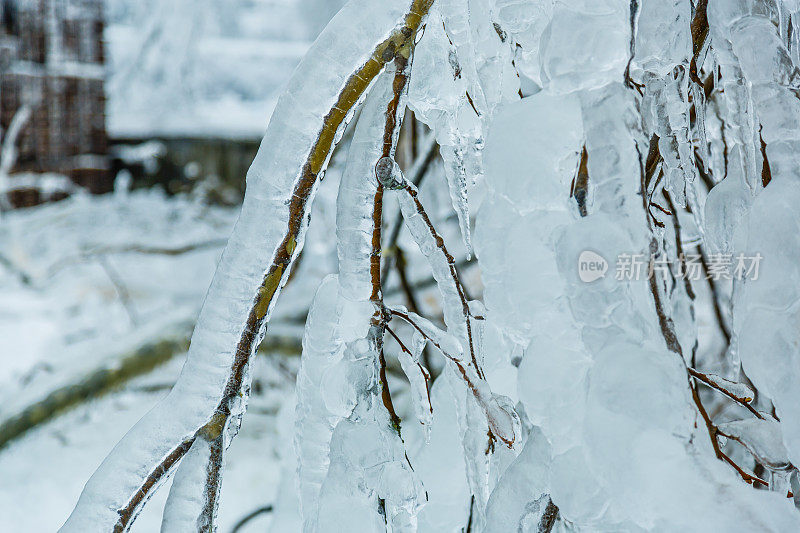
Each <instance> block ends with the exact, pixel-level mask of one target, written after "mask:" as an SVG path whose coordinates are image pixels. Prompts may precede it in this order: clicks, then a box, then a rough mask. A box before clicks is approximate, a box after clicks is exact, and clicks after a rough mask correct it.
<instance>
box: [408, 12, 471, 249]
mask: <svg viewBox="0 0 800 533" xmlns="http://www.w3.org/2000/svg"><path fill="white" fill-rule="evenodd" d="M465 67H466V68H470V65H469V64H467V65H465ZM465 67H462V65H461V63H460V58H459V56H458V53H457V51H456V47H455V46H454V45H453V44H452V43H451V42H450V40H449V38H448V36H447V34H446V33H445V30H444V22H443V20H442V17H441V15H440V14H439V12H438V11H436V10H435V9H434V10H432V11H431V15H430V17H429V18H428V23H427V25H426V27H425V34H424V36H423V38H422V39H421V40H420V42H419V44H418V45H417V48H416V50H415V52H414V63H413V66H412V72H411V82H410V86H409V107H411V108H412V109H413V110H414V112H415V115H416V117H417V118H419V119H420V120H421V121H423V122H424V123H426V124H427V125H428V126H430V127H431V129H432V130H433V132H434V135H435V136H436V141H437V142H438V143H439V147H440V148H439V153H440V154H441V156H442V159H443V160H444V170H445V176H446V177H447V183H448V186H449V188H450V198H451V200H452V202H453V209H454V210H455V211H456V214H457V215H458V220H459V227H460V228H461V235H462V238H463V239H464V244H465V246H466V249H467V255H471V254H472V238H471V236H470V229H469V216H470V215H469V203H468V199H467V186H468V184H469V182H474V181H475V180H477V179H478V177H479V176H481V175H482V173H483V170H482V166H483V165H482V162H481V157H482V156H481V152H482V150H483V142H484V141H483V134H482V122H481V116H480V111H479V110H478V108H477V107H475V100H474V99H472V96H471V95H469V94H468V93H469V84H468V83H467V80H466V78H465V75H464V73H463V69H464V68H465ZM443 72H449V73H451V74H452V75H445V76H443V75H442V73H443Z"/></svg>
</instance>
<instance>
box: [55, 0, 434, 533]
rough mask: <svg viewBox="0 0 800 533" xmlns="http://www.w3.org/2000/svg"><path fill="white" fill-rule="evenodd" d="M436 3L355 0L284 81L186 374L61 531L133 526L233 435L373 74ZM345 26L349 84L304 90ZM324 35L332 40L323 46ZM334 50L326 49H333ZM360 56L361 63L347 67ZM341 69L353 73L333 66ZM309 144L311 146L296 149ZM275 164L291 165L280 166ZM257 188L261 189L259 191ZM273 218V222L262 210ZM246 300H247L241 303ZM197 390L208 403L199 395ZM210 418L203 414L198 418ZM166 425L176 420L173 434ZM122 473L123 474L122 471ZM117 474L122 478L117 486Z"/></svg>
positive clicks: (342, 60)
mask: <svg viewBox="0 0 800 533" xmlns="http://www.w3.org/2000/svg"><path fill="white" fill-rule="evenodd" d="M432 2H433V0H413V1H412V2H410V5H409V4H406V6H407V7H404V6H396V5H395V6H388V5H387V6H384V5H383V4H382V5H379V6H378V5H372V4H371V3H369V2H364V1H358V0H357V1H354V2H351V3H350V4H349V5H348V6H347V7H345V9H344V10H343V12H342V13H341V14H340V15H339V16H337V17H336V18H335V19H334V21H333V22H332V23H331V24H330V25H329V27H328V28H327V29H326V31H325V32H323V37H321V38H320V40H318V46H317V45H315V47H312V49H311V51H310V53H309V56H308V57H307V59H306V60H304V62H303V63H302V64H301V66H300V67H299V68H298V70H297V71H296V72H295V74H294V76H293V80H292V81H290V83H289V87H288V89H287V91H289V92H293V91H296V92H295V94H293V95H292V97H291V98H289V99H281V100H280V101H279V103H278V106H277V107H276V110H275V113H274V114H273V118H272V120H271V124H270V128H268V131H267V134H266V136H265V141H264V143H262V148H261V151H260V153H259V155H258V156H257V157H256V161H255V162H254V164H253V167H252V168H251V170H250V172H249V178H248V181H250V183H249V185H250V187H248V189H251V190H249V191H248V193H249V194H248V195H247V196H246V198H245V203H244V205H243V208H242V209H243V212H242V215H241V217H240V219H239V221H238V222H237V225H236V228H235V230H234V234H233V235H232V237H231V240H230V241H229V244H228V247H227V249H226V252H225V253H224V254H223V258H222V260H221V261H220V266H219V267H218V270H217V274H216V275H215V280H214V282H213V283H212V287H211V289H210V292H209V295H208V297H207V298H206V303H205V305H204V309H203V311H202V312H201V316H200V319H199V323H198V327H197V329H196V330H195V334H194V336H193V340H192V347H191V348H190V356H189V360H188V362H187V367H186V368H185V369H184V372H183V373H182V376H181V380H179V382H178V383H177V384H176V386H175V388H174V389H173V391H172V393H171V394H170V396H169V397H167V398H166V399H165V400H164V401H162V403H161V404H160V405H159V406H157V407H156V408H155V409H154V410H153V411H151V412H150V413H149V414H148V415H147V416H145V418H143V419H142V421H140V422H139V424H137V426H136V427H135V428H134V429H133V430H131V431H130V432H129V433H128V434H127V435H126V437H125V439H124V440H123V441H122V442H121V443H120V444H119V445H118V446H117V448H116V449H115V451H114V452H112V454H111V455H110V456H109V457H108V458H107V460H106V461H105V462H104V463H103V465H101V467H100V468H99V469H98V470H97V472H96V473H95V474H94V475H93V477H92V479H91V480H90V481H89V483H87V486H86V488H85V489H84V492H83V494H82V496H81V499H80V501H79V502H78V505H77V506H76V508H75V510H74V511H73V513H72V515H71V516H70V518H69V519H68V521H67V523H66V524H65V525H64V527H63V530H64V531H86V530H92V529H97V527H105V526H98V524H106V525H110V524H113V527H115V528H116V529H118V530H120V531H125V530H127V529H128V528H129V527H130V524H131V523H132V521H133V519H134V518H135V516H136V514H137V513H138V511H139V509H140V508H141V505H142V504H143V503H144V502H145V501H146V499H147V497H149V495H150V492H151V491H152V489H153V488H154V487H155V486H157V485H158V484H159V483H160V482H161V481H162V480H163V478H164V477H165V476H166V475H167V474H168V473H169V471H170V470H171V468H172V467H173V466H174V465H175V463H176V462H177V460H178V459H180V458H181V457H182V456H183V455H184V454H185V453H187V452H188V449H189V447H190V446H192V444H191V443H192V442H193V440H194V439H196V438H202V437H203V435H207V434H210V433H213V432H214V431H212V430H216V428H217V427H221V428H223V430H226V432H228V433H229V435H228V437H229V438H233V436H235V434H236V431H237V430H238V424H239V421H240V419H241V416H242V415H243V413H244V407H245V404H246V398H247V395H248V388H249V386H248V373H249V372H248V370H249V365H250V360H251V357H252V354H253V353H254V352H255V349H256V347H257V345H258V343H259V342H260V341H261V339H262V338H263V336H264V334H265V326H266V323H267V321H268V320H269V316H270V314H271V311H272V309H273V308H274V305H275V301H276V298H277V296H278V294H279V292H280V289H281V287H282V286H283V284H284V283H285V282H286V279H287V278H288V274H289V271H290V270H291V266H292V264H293V263H294V261H295V260H296V258H297V256H298V254H299V253H300V251H301V249H302V246H303V241H304V237H305V230H306V227H307V225H308V217H309V213H310V207H311V202H312V200H313V197H314V193H315V191H316V187H317V185H318V183H319V179H320V178H321V176H322V173H323V172H324V170H325V167H326V165H327V163H328V160H329V158H330V155H331V152H332V150H333V147H334V144H335V142H336V140H337V139H338V135H339V132H340V131H341V129H342V127H343V126H344V124H345V122H346V120H347V118H348V117H349V116H351V115H352V112H353V110H354V108H355V107H356V105H357V104H358V103H359V101H360V100H361V98H362V96H363V95H364V93H365V91H366V90H367V88H368V87H369V86H370V83H371V82H372V80H373V79H374V78H375V77H376V76H377V75H378V74H379V73H380V72H381V71H382V70H383V68H384V66H385V65H386V64H387V63H388V62H390V61H393V60H394V58H395V55H396V53H397V52H398V51H399V50H402V49H404V48H405V47H407V46H408V45H409V43H413V42H414V37H415V34H416V31H417V29H418V28H419V27H420V24H421V23H422V20H423V18H424V17H425V15H426V14H427V12H428V10H429V8H430V6H431V4H432ZM362 4H363V5H362ZM398 15H399V16H398ZM351 17H352V19H351ZM398 19H399V20H398ZM352 24H356V25H368V26H369V29H368V31H360V32H359V33H358V37H359V39H357V40H355V41H354V40H353V32H352V31H350V25H352ZM387 26H388V28H387ZM362 29H363V28H362ZM339 34H341V35H347V36H348V37H347V39H346V41H347V46H348V53H347V54H344V55H343V56H340V57H339V58H338V61H339V62H338V63H336V64H333V65H330V66H329V67H328V68H329V69H333V70H334V72H335V73H336V76H333V77H332V78H331V79H337V76H338V79H341V80H342V83H341V85H339V84H338V82H336V83H333V84H328V85H327V86H324V87H317V88H316V89H317V90H316V93H311V92H309V90H307V89H303V90H301V88H302V87H311V86H313V85H314V84H313V83H312V82H311V81H310V80H308V79H305V78H306V77H308V76H316V75H317V72H316V69H317V68H318V66H321V65H322V64H321V63H319V57H321V56H319V55H317V56H315V53H316V54H319V53H320V50H319V49H318V47H323V46H324V47H329V46H330V43H331V42H336V37H335V36H337V35H339ZM376 36H381V37H380V38H379V39H377V40H378V41H379V42H378V44H377V45H375V44H374V43H375V41H374V40H373V39H374V38H375V37H376ZM331 37H333V41H331ZM325 39H327V40H325ZM323 41H325V44H319V43H322V42H323ZM325 52H326V57H329V56H328V53H329V52H330V50H325ZM353 64H356V65H357V67H356V68H355V70H352V71H349V69H350V68H351V65H353ZM344 68H347V69H348V71H347V72H336V71H337V69H340V70H341V69H344ZM314 79H316V78H314ZM300 93H302V94H303V95H304V97H305V101H303V102H301V103H300V104H298V103H297V102H298V100H297V94H300ZM298 105H301V106H305V105H307V106H308V108H306V109H302V108H299V107H298ZM309 112H310V113H311V114H312V115H313V116H316V117H318V119H319V122H317V123H314V122H313V121H312V122H306V123H304V125H303V127H302V129H301V130H295V129H288V130H287V129H286V127H285V126H286V124H287V121H292V120H300V119H299V116H300V115H298V114H299V113H302V116H306V115H307V113H309ZM317 113H319V114H318V115H317ZM293 115H294V118H293ZM312 124H313V127H314V128H315V129H316V135H314V136H313V137H312V138H313V139H314V140H313V142H312V143H311V146H310V147H309V146H308V145H307V144H306V143H307V140H306V139H307V137H306V133H305V129H306V128H308V127H309V126H311V125H312ZM273 143H274V144H273ZM301 153H305V154H306V155H305V156H302V159H296V157H297V155H299V154H301ZM275 155H277V159H276V163H274V164H273V163H270V165H269V166H265V159H267V160H269V159H271V158H272V157H273V156H275ZM297 163H300V164H299V165H297ZM276 169H277V171H278V172H287V173H289V175H275V174H274V172H275V171H276ZM292 174H294V177H291V175H292ZM254 186H255V187H261V188H263V189H262V190H258V191H255V190H252V187H254ZM265 209H268V211H266V212H265V211H264V210H265ZM265 217H266V218H267V220H263V218H265ZM273 217H274V218H273ZM281 226H283V227H282V229H281ZM264 228H266V229H267V231H266V233H265V234H264V236H263V237H259V238H257V239H256V240H255V242H256V243H258V244H255V243H254V242H253V237H254V236H255V235H258V234H259V233H258V232H264ZM245 243H247V244H245ZM262 250H264V251H267V250H269V254H270V258H269V259H268V260H267V261H265V260H264V259H265V258H264V257H263V255H262V254H261V253H260V252H261V251H262ZM265 262H266V264H268V265H269V266H268V267H267V268H266V269H264V268H263V266H261V265H264V263H265ZM259 270H260V271H261V272H262V273H263V272H265V274H263V275H262V276H261V281H260V283H257V284H256V286H255V291H254V293H250V294H249V296H248V295H247V293H249V292H250V290H252V289H251V287H252V286H251V285H250V283H249V282H243V281H242V280H243V279H247V280H250V279H252V278H253V277H254V275H256V273H257V272H258V271H259ZM247 300H249V304H246V305H244V304H245V302H246V301H247ZM232 309H235V310H237V314H238V313H241V311H245V313H244V317H243V318H244V320H243V322H242V323H241V324H236V321H238V320H239V317H238V316H226V315H228V311H229V310H232ZM233 335H236V336H238V342H237V343H236V349H235V351H234V352H233V353H232V354H231V355H232V363H231V365H230V367H229V368H228V370H227V371H226V372H225V374H226V375H227V377H225V378H224V379H223V382H222V383H220V377H221V376H220V374H219V372H220V371H221V370H222V367H221V366H220V365H219V362H216V363H211V361H213V360H214V359H217V358H218V357H219V356H218V355H217V354H218V353H219V352H218V350H220V351H222V353H226V354H227V353H231V352H230V347H228V346H225V344H227V342H228V340H229V339H232V338H233ZM204 361H205V362H204ZM209 363H210V364H209ZM206 372H211V374H209V375H208V376H207V377H206V379H205V380H200V381H198V377H199V376H198V373H199V374H200V375H202V374H203V373H206ZM200 382H204V383H206V385H205V386H206V387H213V388H216V387H217V386H218V385H220V384H221V385H222V386H221V398H220V399H219V400H218V402H217V404H216V407H215V408H213V409H211V411H210V412H209V411H206V407H205V406H206V405H207V404H208V401H209V399H211V398H213V393H210V391H200V390H196V389H195V387H196V386H197V385H199V384H200ZM197 399H201V401H200V402H197V401H195V400H197ZM203 419H205V422H201V420H203ZM166 420H170V422H167V421H166ZM198 422H200V423H199V424H198ZM161 428H168V429H167V431H166V433H164V432H163V430H162V429H161ZM198 428H199V429H198ZM187 443H189V445H187ZM129 450H136V453H135V454H131V455H129V453H130V452H129ZM157 457H162V458H174V460H171V461H168V462H165V460H164V459H161V460H158V461H157V462H156V466H150V465H153V461H154V459H155V458H157ZM120 472H124V473H125V475H123V476H120ZM109 484H111V485H115V487H114V488H111V487H110V486H109ZM125 494H129V495H130V496H128V497H126V496H125ZM115 509H116V510H117V511H115Z"/></svg>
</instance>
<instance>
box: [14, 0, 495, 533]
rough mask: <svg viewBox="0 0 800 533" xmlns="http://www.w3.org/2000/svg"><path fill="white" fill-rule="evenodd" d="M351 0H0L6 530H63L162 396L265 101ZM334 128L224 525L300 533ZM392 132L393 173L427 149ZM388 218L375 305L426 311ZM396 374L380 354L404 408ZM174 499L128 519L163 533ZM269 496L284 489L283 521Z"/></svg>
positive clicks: (337, 167)
mask: <svg viewBox="0 0 800 533" xmlns="http://www.w3.org/2000/svg"><path fill="white" fill-rule="evenodd" d="M343 3H344V1H343V0H228V1H226V2H219V1H212V0H191V1H189V0H0V8H1V9H2V17H1V18H0V477H2V479H3V483H0V531H26V532H39V531H42V532H46V531H54V530H56V529H57V528H58V527H59V526H60V525H61V524H62V523H63V521H64V520H65V519H66V517H67V516H68V514H69V512H70V511H71V509H72V507H73V506H74V504H75V502H76V501H77V498H78V496H79V494H80V491H81V489H82V488H83V485H84V483H85V482H86V480H87V479H88V478H89V476H90V475H91V473H92V472H93V471H94V470H95V468H96V467H97V466H98V465H99V464H100V462H101V461H102V459H103V458H104V457H105V455H106V454H107V453H108V452H109V451H110V450H111V448H112V447H113V446H114V444H115V443H116V442H117V441H118V440H119V438H121V437H122V435H123V434H124V433H125V432H126V431H127V430H128V429H129V428H130V427H131V426H132V425H133V424H134V423H135V421H136V420H138V418H139V417H141V416H142V415H143V414H144V413H145V412H146V411H147V410H148V409H149V408H150V407H151V406H152V405H153V404H154V403H155V402H156V401H158V399H160V398H162V397H163V396H164V395H165V394H166V393H167V392H168V391H169V389H170V388H171V386H172V384H173V383H174V381H175V379H176V377H177V375H178V373H179V372H180V369H181V366H182V364H183V362H184V359H185V355H186V350H187V348H188V343H189V338H190V335H191V331H192V328H193V325H194V320H195V318H196V316H197V313H198V311H199V309H200V305H201V304H202V300H203V296H204V294H205V291H206V288H207V287H208V284H209V283H210V281H211V277H212V276H213V273H214V269H215V267H216V262H217V260H218V258H219V255H220V253H221V251H222V249H223V247H224V246H225V243H226V241H227V237H228V235H229V233H230V230H231V228H232V225H233V223H234V222H235V219H236V216H237V215H238V204H239V203H240V202H241V199H242V195H243V193H244V183H245V174H246V171H247V168H248V167H249V165H250V163H251V162H252V159H253V157H254V155H255V152H256V150H257V149H258V145H259V142H260V139H261V136H262V134H263V132H264V131H265V129H266V126H267V123H268V121H269V116H270V114H271V112H272V109H273V107H274V105H275V102H276V99H277V97H278V95H279V94H280V91H281V88H282V87H283V86H284V84H285V83H286V81H287V80H288V79H289V77H290V76H291V74H292V71H293V69H294V68H295V66H296V65H297V64H298V62H299V61H300V60H301V58H302V57H303V55H304V54H305V52H306V50H307V49H308V47H309V46H310V44H311V43H312V42H313V40H314V39H315V37H316V36H317V35H318V34H319V32H320V31H321V30H322V29H323V28H324V26H325V25H326V23H327V22H328V20H329V19H330V18H331V17H332V16H333V15H334V14H335V13H336V11H337V10H338V9H339V8H340V7H341V5H342V4H343ZM354 122H355V121H354ZM347 142H348V135H345V137H344V140H343V142H342V143H341V146H340V147H339V149H338V150H337V152H336V153H335V154H334V157H333V159H332V163H331V168H330V170H329V171H328V172H327V173H326V177H325V181H324V182H323V184H322V186H321V187H320V191H319V195H318V199H317V202H316V204H315V207H314V214H313V216H312V224H311V228H310V230H309V234H308V240H307V244H306V247H305V249H304V251H303V254H302V256H301V258H300V261H299V264H298V266H297V267H296V269H295V271H294V273H293V276H292V278H291V280H290V282H289V284H288V285H287V287H286V289H285V291H284V293H283V296H282V298H281V299H280V301H279V305H278V307H277V309H276V311H275V315H274V318H273V321H272V322H271V325H270V334H269V336H268V338H267V340H266V341H265V343H264V344H263V345H262V347H261V350H260V352H259V354H260V355H259V357H258V359H257V360H256V362H255V367H254V369H253V395H252V397H251V401H250V407H249V410H248V414H247V417H246V418H245V422H244V426H243V428H242V432H241V434H240V436H239V438H237V439H236V440H235V441H234V445H233V446H232V448H231V454H230V459H229V463H228V467H227V470H226V473H225V477H224V485H223V496H222V501H221V507H220V525H221V529H220V531H222V532H229V531H238V532H246V531H269V530H271V531H296V522H294V520H296V516H294V515H293V514H292V511H291V510H292V509H293V505H294V504H293V502H292V501H291V500H292V498H294V495H293V490H294V480H293V474H294V466H293V462H292V461H293V459H292V458H293V449H292V437H293V421H292V420H293V419H292V417H293V412H294V400H293V394H294V377H295V373H296V369H297V364H298V361H299V355H300V351H301V348H300V340H301V337H302V330H303V324H304V320H305V316H306V313H307V309H308V306H309V304H310V301H311V298H312V296H313V294H314V291H315V290H316V287H317V285H318V283H319V281H320V280H321V279H322V278H323V277H324V276H325V275H326V274H328V273H331V272H335V271H336V250H335V242H334V240H335V239H332V238H331V235H332V232H333V230H334V222H335V200H336V187H337V184H338V176H339V173H340V171H341V166H342V164H343V161H344V158H345V157H346V147H347ZM400 145H401V146H400V151H399V155H398V161H399V162H400V163H401V165H402V166H403V167H406V168H407V167H409V166H410V165H411V164H412V163H413V162H414V161H415V160H418V159H419V158H420V157H425V154H427V153H433V152H432V151H431V150H432V148H431V147H433V146H434V145H432V144H431V141H429V140H426V139H425V132H424V128H423V127H422V126H421V125H419V124H418V123H417V122H416V121H415V120H414V119H413V117H411V116H410V113H409V117H408V118H407V120H406V124H405V126H404V130H403V133H402V134H401V143H400ZM428 175H435V176H437V179H436V180H434V179H428V180H426V181H425V182H424V183H422V185H421V195H422V197H423V200H424V202H425V203H426V205H427V206H428V211H429V213H430V214H431V216H432V217H433V218H434V221H435V222H436V223H437V224H438V227H439V228H440V231H441V232H442V233H444V235H445V236H446V237H447V240H448V242H449V243H451V244H449V245H450V247H451V250H452V251H453V252H454V255H456V256H457V257H462V258H463V257H464V253H463V247H461V246H460V243H461V239H460V237H459V234H458V223H457V221H456V219H455V214H454V212H453V211H452V209H451V207H450V200H449V195H448V192H447V186H446V184H444V178H443V177H442V168H441V162H440V161H439V160H438V158H436V159H435V160H433V163H432V164H431V165H430V170H429V172H428ZM439 178H440V179H439ZM397 213H398V209H397V206H396V204H394V203H392V201H391V200H387V202H386V205H385V220H386V224H387V228H389V229H391V231H388V230H387V236H388V235H391V234H392V233H394V234H395V239H393V240H391V242H388V243H385V244H386V246H387V247H386V248H385V250H384V254H385V256H386V257H387V258H388V264H390V265H393V266H396V267H397V269H396V270H397V272H398V273H399V274H392V273H391V272H392V271H389V272H388V279H387V285H386V289H385V290H386V294H387V298H393V301H394V303H404V304H406V305H408V306H409V307H410V308H412V309H417V310H419V311H421V312H425V313H426V314H428V315H429V316H431V317H434V318H435V317H437V316H439V315H440V309H439V308H438V304H437V301H436V293H435V291H432V290H431V288H432V286H433V283H432V280H431V278H430V274H429V272H428V270H427V266H426V265H425V262H424V260H422V259H421V256H419V254H418V252H416V251H415V245H414V244H413V241H412V240H411V239H410V237H408V236H407V235H405V234H404V233H403V232H400V231H399V229H400V227H399V219H398V215H397ZM463 266H464V268H465V269H466V271H465V273H464V276H465V277H466V282H467V283H466V285H467V286H468V287H471V288H472V289H473V290H475V291H479V290H480V282H479V278H478V276H477V274H473V273H472V272H471V269H470V268H469V263H468V262H464V264H463ZM298 280H299V281H298ZM473 296H474V295H473ZM429 363H430V365H431V367H432V368H433V369H434V370H435V368H436V367H437V365H438V364H441V362H436V361H434V362H429ZM398 366H399V365H398V364H397V362H396V360H390V361H389V371H390V383H391V384H392V388H393V394H395V405H396V408H397V410H398V414H400V415H401V416H405V415H404V413H410V412H411V407H410V405H409V403H408V402H407V401H406V400H407V386H406V384H405V382H404V381H403V378H401V377H400V376H401V375H402V373H401V372H399V371H396V370H397V368H398ZM409 416H411V415H410V414H409ZM414 431H416V430H415V429H410V430H409V431H408V432H407V433H406V432H404V437H406V438H407V439H415V438H418V437H417V436H415V434H414ZM166 495H167V490H165V489H162V490H160V491H159V492H158V493H157V495H156V496H155V497H154V498H153V501H152V502H151V503H150V504H149V505H148V506H147V507H146V508H145V510H144V511H143V513H142V515H141V516H140V517H139V519H138V520H137V522H136V523H135V525H134V527H133V531H140V532H149V531H157V530H158V528H159V523H160V518H161V512H162V509H163V502H164V500H165V499H166ZM279 498H283V499H288V500H289V502H288V503H286V502H284V504H282V509H288V510H289V511H288V512H285V513H284V515H283V516H276V513H274V512H273V508H274V507H275V506H276V505H277V501H278V499H279ZM270 528H272V529H270Z"/></svg>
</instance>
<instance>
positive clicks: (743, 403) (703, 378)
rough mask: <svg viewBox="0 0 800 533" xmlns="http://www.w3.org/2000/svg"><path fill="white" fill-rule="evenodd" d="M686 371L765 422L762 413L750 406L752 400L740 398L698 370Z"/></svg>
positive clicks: (688, 369)
mask: <svg viewBox="0 0 800 533" xmlns="http://www.w3.org/2000/svg"><path fill="white" fill-rule="evenodd" d="M686 370H687V372H689V374H690V375H691V376H692V377H693V378H695V379H696V380H698V381H700V382H702V383H704V384H705V385H708V386H709V387H711V388H712V389H714V390H717V391H719V392H721V393H722V394H724V395H725V396H727V397H728V398H730V399H731V400H733V401H735V402H736V403H738V404H739V405H741V406H742V407H744V408H745V409H747V410H748V411H750V412H751V413H752V414H753V416H755V417H756V418H760V419H761V420H764V416H763V415H762V414H761V413H759V412H758V411H756V410H755V409H754V408H753V406H752V405H750V401H752V398H751V399H750V401H748V399H747V398H740V397H739V396H736V395H735V394H734V393H732V392H731V391H729V390H728V389H726V388H724V387H722V386H720V385H719V384H717V383H714V381H713V380H711V379H710V378H709V377H708V376H707V375H706V374H704V373H702V372H698V371H697V370H695V369H694V368H692V367H688V368H687V369H686Z"/></svg>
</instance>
